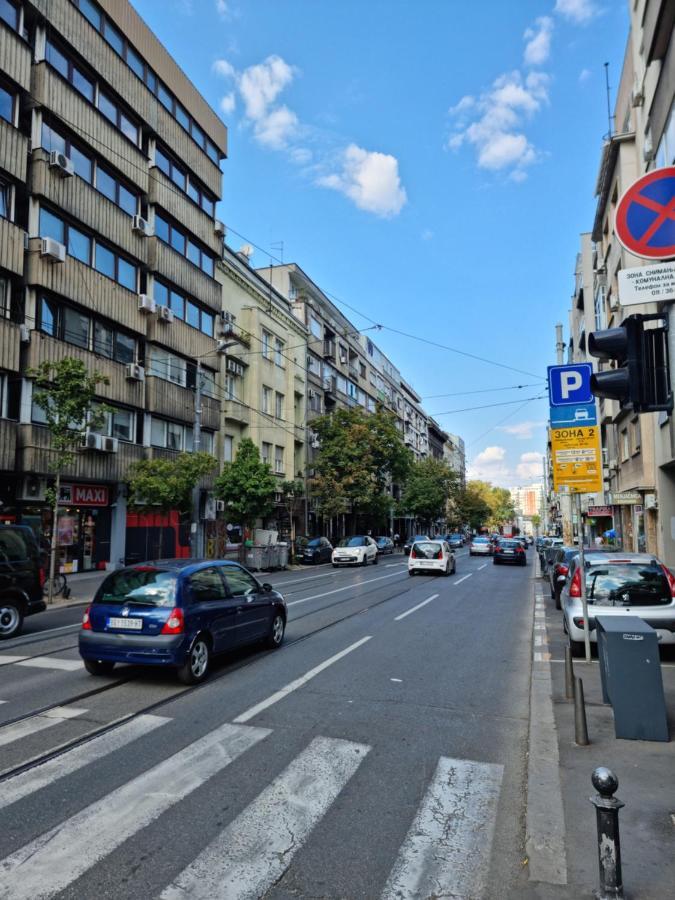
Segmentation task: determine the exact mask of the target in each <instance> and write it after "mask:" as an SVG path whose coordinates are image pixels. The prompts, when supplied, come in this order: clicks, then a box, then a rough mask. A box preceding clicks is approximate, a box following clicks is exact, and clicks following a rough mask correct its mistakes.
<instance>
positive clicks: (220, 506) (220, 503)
mask: <svg viewBox="0 0 675 900" xmlns="http://www.w3.org/2000/svg"><path fill="white" fill-rule="evenodd" d="M216 512H225V501H224V500H216Z"/></svg>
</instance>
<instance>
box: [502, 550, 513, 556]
mask: <svg viewBox="0 0 675 900" xmlns="http://www.w3.org/2000/svg"><path fill="white" fill-rule="evenodd" d="M504 556H513V550H505V551H504Z"/></svg>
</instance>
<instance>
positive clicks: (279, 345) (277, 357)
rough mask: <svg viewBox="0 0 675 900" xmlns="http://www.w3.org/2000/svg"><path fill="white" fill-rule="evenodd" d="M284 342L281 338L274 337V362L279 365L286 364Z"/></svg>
mask: <svg viewBox="0 0 675 900" xmlns="http://www.w3.org/2000/svg"><path fill="white" fill-rule="evenodd" d="M283 357H284V342H283V341H282V340H281V338H275V339H274V362H275V363H276V364H277V365H278V366H283V364H284V359H283Z"/></svg>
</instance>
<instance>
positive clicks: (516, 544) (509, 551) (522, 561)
mask: <svg viewBox="0 0 675 900" xmlns="http://www.w3.org/2000/svg"><path fill="white" fill-rule="evenodd" d="M492 562H493V563H494V565H495V566H497V565H501V564H502V563H515V565H518V566H526V565H527V556H526V554H525V548H524V547H523V545H522V542H521V541H519V540H518V539H517V538H512V539H511V538H502V540H501V541H499V543H498V544H497V546H496V547H495V550H494V555H493V557H492Z"/></svg>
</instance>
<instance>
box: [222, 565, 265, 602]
mask: <svg viewBox="0 0 675 900" xmlns="http://www.w3.org/2000/svg"><path fill="white" fill-rule="evenodd" d="M224 571H225V580H226V581H227V587H228V590H229V592H230V594H231V595H232V596H233V597H245V596H246V595H247V594H255V593H256V592H257V591H258V582H257V581H256V580H255V578H254V577H253V576H252V575H249V574H248V572H244V570H243V569H240V568H239V566H227V567H226V568H225V569H224Z"/></svg>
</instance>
